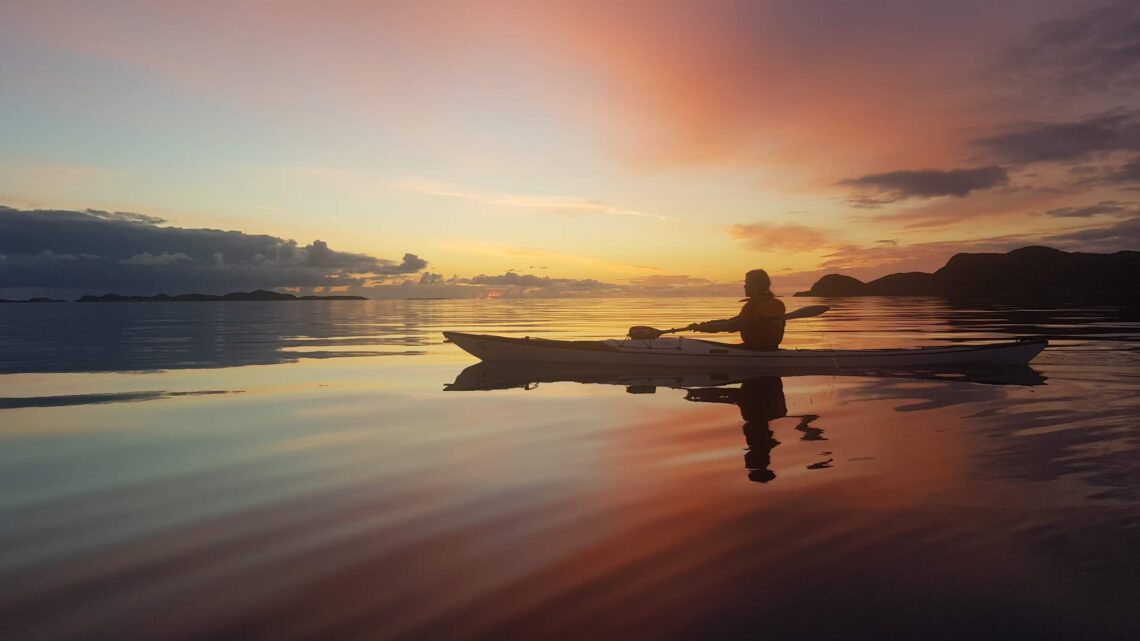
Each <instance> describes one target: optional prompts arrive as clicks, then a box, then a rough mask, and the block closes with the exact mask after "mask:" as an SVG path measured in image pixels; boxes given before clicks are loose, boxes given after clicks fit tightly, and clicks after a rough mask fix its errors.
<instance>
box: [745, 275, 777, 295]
mask: <svg viewBox="0 0 1140 641" xmlns="http://www.w3.org/2000/svg"><path fill="white" fill-rule="evenodd" d="M771 290H772V279H771V278H768V272H766V271H764V270H763V269H753V270H752V271H750V272H748V273H747V274H745V275H744V295H745V296H747V297H749V298H752V297H753V296H760V295H762V294H766V293H768V292H770V291H771Z"/></svg>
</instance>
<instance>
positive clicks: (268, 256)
mask: <svg viewBox="0 0 1140 641" xmlns="http://www.w3.org/2000/svg"><path fill="white" fill-rule="evenodd" d="M161 222H162V221H161V219H158V218H155V217H153V216H146V215H143V214H130V213H110V212H101V211H93V210H87V211H23V210H17V209H12V208H8V207H0V255H2V256H3V259H0V283H2V284H3V286H4V287H6V288H22V289H35V288H39V289H47V290H66V291H68V292H73V293H90V292H91V291H99V292H102V291H107V290H112V289H113V290H115V291H117V292H118V293H124V294H134V293H141V294H153V293H156V292H159V291H163V292H167V293H187V292H191V291H198V292H205V293H210V292H223V291H233V290H239V289H258V288H263V289H273V288H277V287H306V286H335V285H352V284H360V283H362V282H363V278H364V276H366V275H390V274H407V273H413V272H416V271H419V270H421V269H423V268H424V267H425V266H426V265H427V261H425V260H423V259H421V258H419V257H418V256H416V255H415V254H405V255H404V257H403V259H402V260H400V261H393V260H386V259H382V258H375V257H373V256H369V255H366V254H353V253H349V252H341V251H335V250H333V249H331V248H330V247H329V246H328V244H327V243H324V242H323V241H319V240H318V241H314V242H313V243H312V244H310V245H306V246H301V245H298V244H297V243H296V242H295V241H292V240H284V239H281V238H277V237H275V236H266V235H260V234H246V233H243V232H239V231H221V230H216V229H187V228H181V227H167V226H162V225H161Z"/></svg>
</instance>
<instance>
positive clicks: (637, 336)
mask: <svg viewBox="0 0 1140 641" xmlns="http://www.w3.org/2000/svg"><path fill="white" fill-rule="evenodd" d="M829 309H831V308H830V307H828V306H827V305H808V306H807V307H801V308H799V309H797V310H796V311H794V312H788V313H787V314H784V315H783V316H782V318H783V319H784V320H786V321H789V320H795V319H797V318H811V317H812V316H819V315H820V314H822V313H824V312H826V311H827V310H829ZM686 329H688V327H674V328H673V329H657V328H655V327H647V326H645V325H638V326H637V327H630V328H629V337H630V338H632V339H634V340H639V341H647V340H653V339H654V338H660V337H661V335H662V334H672V333H673V332H683V331H685V330H686Z"/></svg>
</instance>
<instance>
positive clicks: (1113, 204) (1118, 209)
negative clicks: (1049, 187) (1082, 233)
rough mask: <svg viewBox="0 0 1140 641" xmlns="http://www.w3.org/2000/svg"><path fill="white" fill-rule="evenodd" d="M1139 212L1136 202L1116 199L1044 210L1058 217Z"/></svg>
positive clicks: (1083, 216)
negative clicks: (1123, 201) (1124, 201)
mask: <svg viewBox="0 0 1140 641" xmlns="http://www.w3.org/2000/svg"><path fill="white" fill-rule="evenodd" d="M1138 213H1140V206H1137V204H1136V203H1122V202H1120V201H1118V200H1102V201H1101V202H1099V203H1096V204H1095V205H1085V206H1084V207H1058V208H1056V209H1050V210H1048V211H1046V212H1045V214H1046V215H1048V216H1056V217H1058V218H1089V217H1092V216H1132V215H1136V214H1138Z"/></svg>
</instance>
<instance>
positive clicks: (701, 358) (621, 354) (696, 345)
mask: <svg viewBox="0 0 1140 641" xmlns="http://www.w3.org/2000/svg"><path fill="white" fill-rule="evenodd" d="M443 335H444V336H445V337H446V338H447V339H448V340H450V341H451V342H453V343H455V344H456V345H458V346H459V347H460V348H462V349H463V350H465V351H467V352H469V353H470V354H472V355H474V356H476V357H478V358H480V359H482V360H484V361H513V362H530V363H587V364H598V365H638V366H653V367H657V366H662V367H699V368H708V367H715V368H720V367H724V368H730V369H744V368H747V369H764V370H770V371H795V370H799V369H807V370H815V371H819V370H829V369H830V370H858V369H866V368H896V367H901V368H907V367H935V366H945V365H991V364H992V365H1015V364H1022V365H1023V364H1026V363H1028V362H1029V361H1031V360H1033V358H1034V357H1036V356H1037V355H1038V354H1040V353H1041V350H1043V349H1045V347H1046V346H1047V345H1048V341H1046V340H1045V339H1042V338H1030V339H1019V340H1016V341H1008V342H1003V343H989V344H961V345H946V346H938V347H921V348H917V349H778V350H773V351H756V350H749V349H745V348H744V347H742V346H739V345H728V344H725V343H718V342H715V341H706V340H699V339H692V338H657V339H653V340H634V339H615V340H603V341H560V340H550V339H545V338H530V337H526V338H512V337H507V336H493V335H490V334H467V333H464V332H444V333H443Z"/></svg>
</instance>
